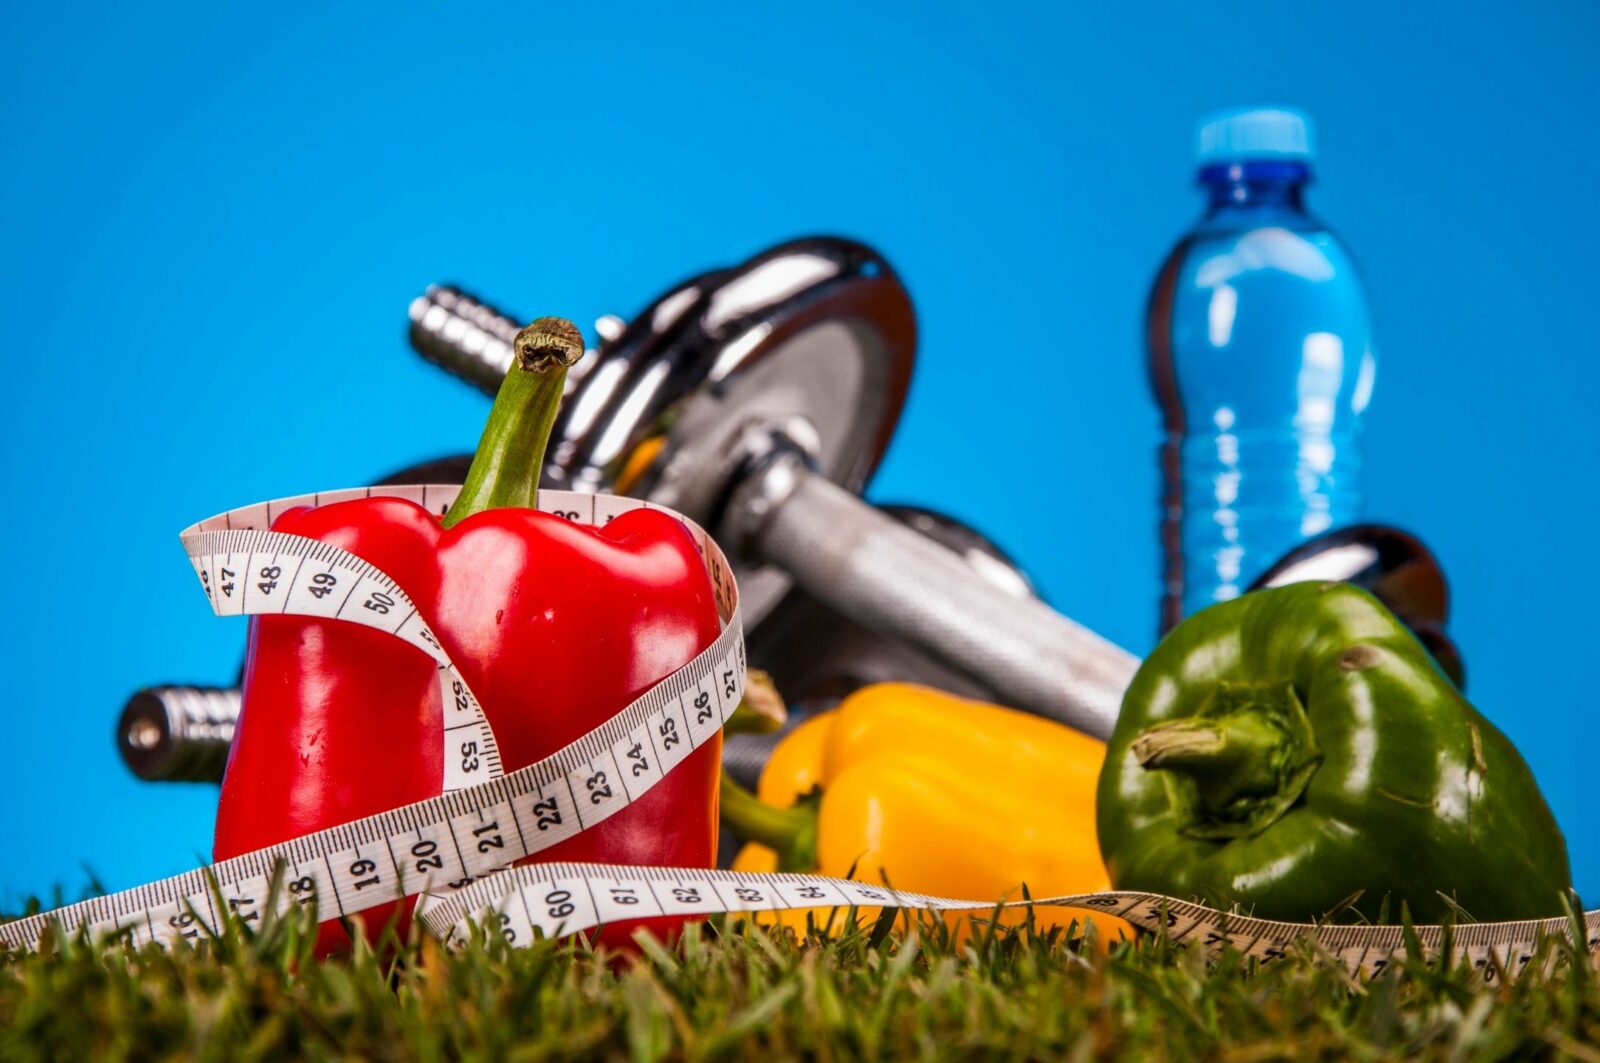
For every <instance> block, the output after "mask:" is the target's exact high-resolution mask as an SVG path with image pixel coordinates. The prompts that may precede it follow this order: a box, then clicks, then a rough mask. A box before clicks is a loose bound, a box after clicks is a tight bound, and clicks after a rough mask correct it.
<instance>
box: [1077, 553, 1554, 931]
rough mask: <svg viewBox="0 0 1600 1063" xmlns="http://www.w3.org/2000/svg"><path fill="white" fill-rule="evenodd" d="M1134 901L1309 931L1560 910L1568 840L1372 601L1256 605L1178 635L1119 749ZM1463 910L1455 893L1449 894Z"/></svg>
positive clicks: (1125, 714) (1111, 750)
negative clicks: (1165, 902) (1348, 906)
mask: <svg viewBox="0 0 1600 1063" xmlns="http://www.w3.org/2000/svg"><path fill="white" fill-rule="evenodd" d="M1096 807H1097V809H1098V813H1097V815H1098V827H1099V835H1100V847H1101V851H1102V854H1103V855H1104V857H1105V861H1106V867H1107V869H1108V870H1109V871H1110V873H1111V880H1112V882H1113V883H1114V884H1115V885H1116V887H1117V888H1118V889H1131V890H1149V891H1152V892H1158V893H1165V894H1168V895H1172V896H1177V897H1198V898H1200V899H1201V900H1203V901H1205V902H1206V903H1209V904H1213V905H1218V906H1223V907H1227V906H1232V905H1238V906H1240V907H1241V908H1242V909H1244V910H1246V911H1247V912H1249V913H1250V914H1253V915H1256V916H1259V917H1262V918H1268V919H1286V920H1307V919H1313V918H1317V917H1320V916H1322V915H1324V914H1327V913H1329V912H1331V911H1333V910H1334V909H1336V908H1339V907H1340V906H1341V905H1342V904H1343V903H1344V902H1347V901H1351V900H1352V898H1353V897H1355V896H1356V895H1357V894H1360V895H1361V900H1360V902H1359V906H1358V910H1359V911H1360V912H1362V913H1363V914H1364V915H1365V916H1366V917H1367V918H1369V919H1371V918H1374V917H1376V916H1377V915H1378V913H1379V911H1380V909H1381V906H1382V902H1383V900H1384V899H1385V898H1387V901H1388V907H1387V911H1388V914H1389V916H1390V917H1391V918H1392V919H1396V920H1397V919H1398V916H1399V914H1400V911H1401V905H1402V903H1403V904H1404V905H1405V906H1406V907H1407V908H1408V909H1409V911H1410V914H1411V917H1412V918H1413V919H1414V920H1416V921H1417V922H1419V923H1431V922H1437V921H1438V920H1439V919H1440V918H1441V917H1443V916H1445V915H1446V914H1447V913H1450V912H1451V911H1452V910H1459V911H1464V912H1465V913H1466V914H1467V915H1468V916H1470V917H1471V918H1473V919H1477V920H1502V919H1530V918H1534V917H1543V916H1551V915H1559V914H1560V913H1561V900H1562V896H1563V893H1564V891H1566V890H1567V889H1569V888H1570V883H1571V872H1570V870H1569V869H1568V864H1567V848H1566V842H1565V841H1564V840H1563V839H1562V836H1561V830H1560V828H1559V827H1558V826H1557V825H1556V821H1555V817H1554V816H1553V815H1551V812H1550V808H1549V806H1547V805H1546V804H1545V802H1544V798H1543V797H1542V796H1541V795H1540V793H1539V788H1538V786H1537V785H1536V784H1535V783H1534V780H1533V774H1532V772H1530V771H1529V770H1528V765H1527V764H1526V763H1525V762H1524V761H1523V759H1522V757H1521V755H1520V754H1518V753H1517V750H1516V747H1514V746H1513V745H1512V744H1511V742H1510V741H1509V740H1508V739H1507V738H1506V737H1505V736H1504V735H1503V734H1501V733H1500V732H1499V731H1498V730H1496V729H1495V727H1494V725H1493V724H1491V723H1490V722H1489V721H1488V720H1486V719H1484V717H1483V716H1482V715H1480V714H1479V713H1478V711H1477V710H1476V709H1474V708H1473V707H1472V706H1471V705H1470V704H1468V702H1467V701H1466V699H1465V698H1463V697H1462V696H1461V694H1460V692H1459V691H1458V690H1456V688H1455V687H1454V686H1453V685H1452V684H1451V683H1450V681H1449V680H1448V679H1446V678H1445V676H1444V675H1442V674H1441V673H1440V672H1439V670H1438V668H1437V666H1436V665H1435V664H1434V663H1433V660H1432V659H1431V658H1430V657H1429V656H1428V653H1427V651H1426V650H1424V649H1423V647H1422V646H1421V645H1420V644H1419V643H1418V642H1417V640H1416V639H1415V637H1413V636H1412V634H1411V633H1410V632H1409V631H1408V630H1407V629H1406V627H1405V625H1404V624H1402V623H1401V622H1400V621H1399V620H1397V619H1395V617H1394V616H1393V614H1391V613H1390V612H1389V611H1388V610H1387V609H1385V608H1384V607H1383V606H1382V605H1381V604H1380V603H1379V602H1378V600H1377V599H1376V598H1373V597H1372V596H1371V595H1370V594H1368V593H1367V592H1366V591H1363V590H1360V589H1359V588H1356V587H1352V586H1350V585H1349V584H1342V583H1298V584H1292V585H1289V586H1286V587H1279V588H1275V589H1271V590H1261V591H1254V592H1252V593H1249V594H1246V595H1244V596H1243V597H1240V598H1237V599H1234V600H1233V601H1229V602H1223V603H1221V604H1219V605H1215V606H1212V607H1211V608H1209V609H1206V610H1204V611H1203V612H1200V613H1198V614H1196V615H1194V616H1192V617H1190V618H1189V619H1187V620H1185V621H1184V622H1183V623H1182V624H1180V625H1178V627H1176V628H1175V629H1173V631H1172V633H1171V634H1169V635H1168V636H1167V637H1166V638H1165V639H1164V640H1163V641H1162V642H1161V644H1160V645H1159V646H1158V647H1157V648H1156V651H1155V652H1154V653H1152V654H1151V655H1150V656H1149V657H1148V658H1147V659H1146V660H1145V662H1144V663H1143V665H1141V666H1140V668H1139V672H1138V674H1137V675H1136V676H1134V679H1133V683H1132V684H1131V685H1130V686H1129V687H1128V691H1127V694H1126V695H1125V696H1124V698H1123V702H1122V712H1121V715H1120V716H1119V718H1118V720H1117V726H1116V729H1115V731H1114V732H1113V733H1112V736H1111V741H1110V743H1109V746H1108V748H1107V750H1106V761H1105V767H1104V769H1103V770H1102V772H1101V775H1100V786H1099V796H1098V801H1097V806H1096ZM1447 898H1448V899H1447Z"/></svg>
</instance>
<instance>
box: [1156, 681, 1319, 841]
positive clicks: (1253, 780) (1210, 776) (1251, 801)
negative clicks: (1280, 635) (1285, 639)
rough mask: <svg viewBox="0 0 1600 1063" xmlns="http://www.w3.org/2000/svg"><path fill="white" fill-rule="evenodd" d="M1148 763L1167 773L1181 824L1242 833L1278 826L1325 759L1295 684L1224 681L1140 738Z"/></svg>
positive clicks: (1193, 829) (1202, 831) (1225, 834)
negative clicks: (1190, 710)
mask: <svg viewBox="0 0 1600 1063" xmlns="http://www.w3.org/2000/svg"><path fill="white" fill-rule="evenodd" d="M1128 750H1129V752H1130V753H1132V754H1133V757H1134V759H1135V760H1137V761H1138V762H1139V764H1140V766H1141V767H1144V768H1146V769H1148V770H1151V771H1160V772H1163V773H1165V777H1166V780H1167V794H1168V797H1169V798H1170V800H1171V802H1172V808H1173V812H1174V814H1175V816H1176V819H1177V822H1178V829H1179V830H1181V831H1182V832H1183V833H1184V834H1187V835H1189V836H1190V837H1195V838H1214V839H1220V838H1237V837H1241V836H1246V835H1252V834H1258V833H1260V832H1261V831H1263V830H1265V829H1266V828H1267V827H1269V826H1271V825H1272V824H1273V823H1274V822H1276V821H1277V820H1278V818H1279V817H1281V816H1282V815H1283V814H1284V813H1285V812H1287V811H1288V810H1289V808H1290V807H1291V806H1293V804H1294V803H1295V801H1297V800H1298V799H1299V797H1300V795H1301V794H1302V793H1304V792H1305V788H1306V785H1307V784H1308V783H1309V782H1310V781H1311V776H1312V775H1313V774H1314V773H1315V772H1316V770H1317V765H1318V764H1320V763H1321V762H1322V754H1321V753H1320V752H1319V751H1318V749H1317V743H1316V737H1315V735H1314V734H1313V733H1312V729H1311V722H1310V720H1309V719H1308V717H1307V716H1306V711H1305V707H1304V706H1302V705H1301V704H1300V698H1299V696H1298V695H1297V694H1296V693H1295V690H1294V686H1293V685H1292V684H1290V683H1272V682H1265V683H1251V682H1227V681H1224V682H1220V683H1218V684H1217V685H1216V686H1215V687H1214V688H1213V689H1212V690H1211V693H1210V695H1209V696H1208V697H1207V698H1206V700H1205V703H1204V704H1203V705H1202V706H1201V708H1200V711H1199V712H1198V713H1197V714H1196V715H1194V716H1189V717H1185V718H1183V719H1178V720H1170V721H1168V722H1166V723H1162V724H1157V725H1156V726H1154V727H1151V728H1149V729H1148V730H1146V731H1144V732H1142V733H1141V734H1139V735H1137V736H1135V737H1134V739H1133V741H1132V742H1131V743H1129V746H1128Z"/></svg>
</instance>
